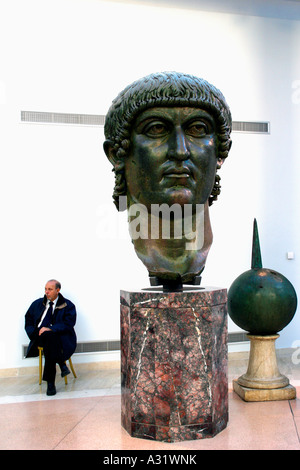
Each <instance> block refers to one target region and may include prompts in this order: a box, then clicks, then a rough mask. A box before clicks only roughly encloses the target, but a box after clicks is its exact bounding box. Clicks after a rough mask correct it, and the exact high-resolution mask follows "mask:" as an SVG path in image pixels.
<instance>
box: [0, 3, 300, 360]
mask: <svg viewBox="0 0 300 470" xmlns="http://www.w3.org/2000/svg"><path fill="white" fill-rule="evenodd" d="M183 5H184V2H183ZM0 41H1V44H2V45H5V47H4V48H3V47H2V49H1V52H0V129H1V139H0V152H1V163H2V165H1V170H2V171H1V175H0V178H1V184H0V191H1V202H2V204H1V222H2V223H1V246H0V250H1V258H0V259H1V288H2V292H1V307H2V308H1V317H2V329H1V331H0V368H10V367H20V366H27V365H31V361H30V360H24V359H22V357H21V345H22V344H26V343H27V342H28V339H27V336H26V334H25V332H24V328H23V327H24V314H25V312H26V310H27V308H28V307H29V305H30V303H31V302H32V301H33V300H34V299H35V298H37V297H40V296H42V295H43V289H44V284H45V282H46V281H47V280H48V279H49V278H52V277H55V278H58V279H59V280H60V281H61V282H62V286H63V289H62V293H63V294H64V295H65V296H66V297H68V298H70V299H71V300H73V301H74V302H75V303H76V306H77V310H78V322H77V326H76V331H77V336H78V340H79V341H92V340H106V339H116V338H118V337H119V290H120V289H121V288H126V287H128V286H132V287H134V288H141V287H147V286H148V276H147V273H146V269H145V268H144V266H143V265H142V264H141V263H140V261H139V260H138V259H137V257H136V256H135V254H134V252H133V248H132V245H131V242H130V239H129V237H128V234H127V228H126V216H125V214H122V215H120V214H118V213H117V211H116V210H115V208H114V206H113V203H112V199H111V196H112V191H113V185H114V181H113V174H112V172H111V167H110V164H109V163H108V162H107V160H106V157H105V155H104V152H103V150H102V143H103V140H104V136H103V129H101V128H100V129H99V128H97V127H84V126H68V125H61V126H60V125H41V124H40V125H34V124H24V123H21V121H20V112H21V110H31V111H52V112H66V113H84V114H105V113H106V111H107V109H108V107H109V105H110V103H111V101H112V99H113V98H114V97H115V96H116V94H117V93H118V92H119V91H121V90H122V89H123V88H124V87H125V86H126V85H127V84H129V83H131V82H132V81H133V80H135V79H137V78H139V77H141V76H144V75H146V74H148V73H151V72H155V71H161V70H178V71H183V72H187V73H191V74H195V75H198V76H202V77H204V78H206V79H207V80H209V81H211V82H212V83H214V84H215V85H216V86H217V87H219V88H220V89H221V90H222V92H223V93H224V94H225V96H226V98H227V101H228V103H229V105H230V107H231V110H232V114H233V119H234V120H263V121H270V122H271V134H270V135H267V136H264V135H263V136H260V135H254V134H233V135H232V138H233V147H232V151H231V153H230V156H229V158H228V160H227V162H226V163H225V164H224V167H223V168H222V170H221V176H222V194H221V196H220V199H219V201H218V202H216V203H215V204H214V206H213V207H212V209H211V217H212V224H213V232H214V244H213V247H212V249H211V252H210V254H209V258H208V262H207V268H206V270H205V272H204V275H203V284H205V285H218V286H222V287H227V288H229V286H230V284H231V283H232V282H233V280H234V279H235V278H236V277H237V276H238V275H239V274H240V273H241V272H243V271H245V270H247V269H249V268H250V258H251V238H252V223H253V218H254V217H256V218H257V220H258V224H259V231H260V239H261V249H262V256H263V263H264V266H265V267H271V268H273V269H277V270H278V271H279V272H281V273H282V274H284V275H285V276H286V277H288V278H289V279H290V280H291V282H292V283H293V284H294V286H295V288H296V290H297V292H298V293H299V256H300V250H299V240H300V229H299V227H298V225H297V224H298V217H297V215H298V210H299V209H298V207H299V202H300V190H299V189H298V179H297V176H298V175H299V156H298V149H299V133H298V132H297V130H298V129H299V124H300V122H299V121H300V99H299V100H298V95H297V94H295V93H296V91H297V90H296V89H295V88H293V84H294V86H296V85H297V82H296V81H297V80H300V65H299V61H298V57H299V50H300V25H299V22H293V21H287V20H275V19H267V18H258V17H246V16H239V15H229V14H218V13H207V12H205V13H204V12H200V11H192V10H185V9H184V8H182V9H175V8H174V9H167V8H159V7H153V8H151V7H150V6H142V5H136V4H135V5H132V4H130V3H128V4H126V3H124V2H123V3H120V4H118V3H116V2H114V1H108V2H102V1H97V0H51V1H46V0H10V1H8V0H7V1H4V2H1V6H0ZM112 226H113V227H114V229H113V230H112V229H111V227H112ZM287 251H294V252H295V260H293V261H288V260H287V259H286V252H287ZM229 326H230V331H236V330H238V328H237V327H236V326H235V325H234V324H232V322H230V323H229ZM299 327H300V325H299V316H298V314H297V315H296V317H295V319H294V320H293V322H292V323H291V325H290V326H289V327H287V328H286V329H285V330H284V331H283V332H282V333H281V337H280V339H279V340H278V341H279V342H278V345H279V346H281V347H290V346H292V343H293V341H295V340H297V339H298V338H299V333H298V332H299V331H300V329H299ZM78 360H79V359H78Z"/></svg>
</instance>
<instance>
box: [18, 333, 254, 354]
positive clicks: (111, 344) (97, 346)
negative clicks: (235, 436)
mask: <svg viewBox="0 0 300 470" xmlns="http://www.w3.org/2000/svg"><path fill="white" fill-rule="evenodd" d="M243 342H249V339H248V338H247V333H244V332H236V333H228V343H243ZM27 349H28V344H26V345H24V344H23V346H22V356H23V357H25V356H26V354H27ZM112 351H120V341H119V340H111V341H82V342H78V343H77V346H76V350H75V354H84V353H97V352H112Z"/></svg>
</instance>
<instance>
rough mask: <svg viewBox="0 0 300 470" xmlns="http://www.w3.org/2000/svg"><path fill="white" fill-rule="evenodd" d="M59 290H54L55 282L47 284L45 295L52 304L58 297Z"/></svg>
mask: <svg viewBox="0 0 300 470" xmlns="http://www.w3.org/2000/svg"><path fill="white" fill-rule="evenodd" d="M59 290H60V289H56V284H55V282H52V281H50V282H47V284H46V286H45V294H46V297H47V299H48V300H50V301H51V302H53V301H54V300H55V299H56V297H57V296H58V293H59Z"/></svg>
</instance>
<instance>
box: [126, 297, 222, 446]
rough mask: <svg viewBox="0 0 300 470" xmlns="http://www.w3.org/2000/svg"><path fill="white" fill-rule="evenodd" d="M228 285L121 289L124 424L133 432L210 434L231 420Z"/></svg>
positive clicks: (168, 437) (167, 436) (165, 437)
mask: <svg viewBox="0 0 300 470" xmlns="http://www.w3.org/2000/svg"><path fill="white" fill-rule="evenodd" d="M226 302H227V293H226V290H225V289H223V290H222V289H213V288H211V289H204V288H203V289H201V288H198V289H193V290H190V289H186V290H184V291H183V292H172V293H163V292H161V291H158V290H157V289H156V290H155V289H145V290H144V291H139V292H128V291H121V372H122V426H123V427H124V428H125V429H126V431H127V432H128V433H129V434H130V435H131V436H132V437H138V438H144V439H152V440H157V441H165V442H174V441H183V440H190V439H202V438H206V437H213V436H215V435H216V434H217V433H219V432H220V431H221V430H222V429H224V428H225V427H226V425H227V421H228V382H227V380H228V379H227V309H226Z"/></svg>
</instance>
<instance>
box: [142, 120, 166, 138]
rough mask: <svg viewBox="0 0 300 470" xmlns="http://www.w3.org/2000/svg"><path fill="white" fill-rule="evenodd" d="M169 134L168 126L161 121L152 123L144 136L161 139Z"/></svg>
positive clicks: (145, 128) (146, 128)
mask: <svg viewBox="0 0 300 470" xmlns="http://www.w3.org/2000/svg"><path fill="white" fill-rule="evenodd" d="M167 132H168V128H167V125H166V124H165V123H163V122H161V121H152V122H150V123H148V124H147V125H146V126H145V127H144V129H143V134H145V135H148V136H149V137H161V136H164V135H166V134H167Z"/></svg>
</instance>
